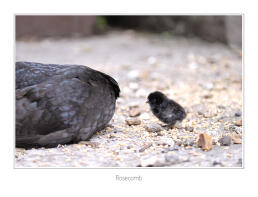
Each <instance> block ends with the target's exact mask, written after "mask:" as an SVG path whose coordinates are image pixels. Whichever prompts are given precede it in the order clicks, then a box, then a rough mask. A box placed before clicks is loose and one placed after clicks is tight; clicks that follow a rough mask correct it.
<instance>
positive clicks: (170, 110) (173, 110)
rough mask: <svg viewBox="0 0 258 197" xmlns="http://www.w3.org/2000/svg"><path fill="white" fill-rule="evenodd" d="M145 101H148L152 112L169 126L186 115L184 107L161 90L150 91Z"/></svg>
mask: <svg viewBox="0 0 258 197" xmlns="http://www.w3.org/2000/svg"><path fill="white" fill-rule="evenodd" d="M147 103H149V105H150V107H151V111H152V113H153V114H154V115H155V116H156V117H157V118H158V119H159V120H160V121H162V122H164V123H167V124H168V125H169V126H170V127H173V126H174V125H175V124H176V122H177V121H182V120H183V119H184V118H185V117H186V113H185V110H184V108H183V107H182V106H181V105H179V104H178V103H176V102H175V101H173V100H171V99H169V98H168V97H167V96H166V95H164V94H163V93H161V92H158V91H156V92H153V93H150V94H149V96H148V101H147Z"/></svg>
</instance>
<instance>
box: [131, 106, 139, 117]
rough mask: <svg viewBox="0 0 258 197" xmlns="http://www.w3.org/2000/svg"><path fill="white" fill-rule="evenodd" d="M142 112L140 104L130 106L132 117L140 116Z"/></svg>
mask: <svg viewBox="0 0 258 197" xmlns="http://www.w3.org/2000/svg"><path fill="white" fill-rule="evenodd" d="M140 114H141V111H140V108H139V107H138V106H137V107H131V108H130V111H129V115H130V116H131V117H136V116H139V115H140Z"/></svg>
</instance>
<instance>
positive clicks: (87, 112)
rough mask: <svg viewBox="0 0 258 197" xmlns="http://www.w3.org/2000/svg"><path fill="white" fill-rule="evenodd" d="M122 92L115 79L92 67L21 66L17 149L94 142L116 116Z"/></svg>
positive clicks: (20, 64) (38, 64)
mask: <svg viewBox="0 0 258 197" xmlns="http://www.w3.org/2000/svg"><path fill="white" fill-rule="evenodd" d="M119 93H120V89H119V86H118V84H117V82H116V81H115V80H114V79H113V78H112V77H110V76H108V75H106V74H104V73H101V72H99V71H96V70H93V69H91V68H89V67H87V66H80V65H56V64H41V63H34V62H16V147H23V148H33V147H34V148H37V147H55V146H57V145H58V144H68V143H76V142H78V141H81V140H88V139H90V137H91V136H92V135H93V134H94V133H96V132H97V131H100V130H102V129H103V128H105V126H106V125H107V123H108V122H109V121H110V120H111V118H112V117H113V115H114V112H115V104H116V99H117V98H118V97H119Z"/></svg>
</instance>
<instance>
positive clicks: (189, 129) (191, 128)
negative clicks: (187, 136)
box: [185, 127, 194, 132]
mask: <svg viewBox="0 0 258 197" xmlns="http://www.w3.org/2000/svg"><path fill="white" fill-rule="evenodd" d="M185 130H187V131H189V132H193V131H194V128H193V127H186V128H185Z"/></svg>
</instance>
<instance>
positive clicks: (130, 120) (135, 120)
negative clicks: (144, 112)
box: [125, 118, 141, 126]
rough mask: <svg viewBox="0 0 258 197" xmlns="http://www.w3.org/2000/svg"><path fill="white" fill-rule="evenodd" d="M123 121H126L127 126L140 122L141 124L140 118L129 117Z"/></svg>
mask: <svg viewBox="0 0 258 197" xmlns="http://www.w3.org/2000/svg"><path fill="white" fill-rule="evenodd" d="M125 121H126V123H127V124H128V125H129V126H132V125H140V124H141V120H140V119H138V118H130V119H126V120H125Z"/></svg>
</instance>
